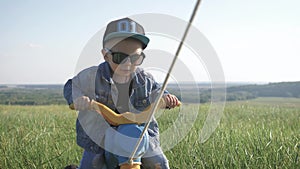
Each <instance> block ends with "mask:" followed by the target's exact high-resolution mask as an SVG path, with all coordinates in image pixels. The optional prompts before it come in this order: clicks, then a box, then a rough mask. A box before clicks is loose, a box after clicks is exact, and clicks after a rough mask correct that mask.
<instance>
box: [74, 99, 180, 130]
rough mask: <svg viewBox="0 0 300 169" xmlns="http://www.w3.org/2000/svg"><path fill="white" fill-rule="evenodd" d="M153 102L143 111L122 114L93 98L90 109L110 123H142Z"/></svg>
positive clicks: (116, 124)
mask: <svg viewBox="0 0 300 169" xmlns="http://www.w3.org/2000/svg"><path fill="white" fill-rule="evenodd" d="M180 105H181V102H179V103H178V105H177V106H180ZM152 106H153V104H151V105H149V106H148V107H147V108H146V109H145V110H144V111H142V112H141V113H132V112H125V113H122V114H117V113H116V112H114V111H113V110H111V109H110V108H109V107H107V106H106V105H104V104H102V103H99V102H97V101H95V100H92V101H91V109H92V110H95V111H96V112H97V113H99V114H101V115H102V116H103V117H104V119H105V120H106V121H107V122H108V123H109V124H111V125H114V126H118V125H120V124H142V123H145V122H147V119H149V115H150V112H151V107H152ZM69 107H70V109H72V110H74V109H75V107H74V104H71V105H70V106H69ZM158 107H161V108H162V107H165V102H164V100H163V99H161V101H160V102H159V105H158Z"/></svg>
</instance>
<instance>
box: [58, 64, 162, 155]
mask: <svg viewBox="0 0 300 169" xmlns="http://www.w3.org/2000/svg"><path fill="white" fill-rule="evenodd" d="M111 74H112V73H111V69H110V66H109V64H108V63H107V62H103V63H101V64H100V65H99V66H93V67H90V68H87V69H85V70H83V71H81V72H80V73H79V74H78V75H77V76H75V77H74V78H73V79H69V80H68V81H67V83H66V84H65V86H64V97H65V99H66V100H67V102H68V104H69V105H70V104H72V103H73V100H75V99H76V98H78V97H80V96H88V97H89V98H90V99H94V100H96V101H98V102H100V103H103V104H105V105H106V106H108V107H109V108H111V109H112V110H114V111H116V107H115V104H114V103H117V98H118V90H117V88H116V85H115V84H114V82H113V80H112V77H111ZM130 86H131V87H130V89H131V92H130V96H129V102H130V103H129V111H130V112H133V113H139V112H141V111H143V110H144V109H145V108H146V107H148V106H149V105H150V104H151V103H152V102H154V101H155V98H156V96H157V95H158V93H159V89H160V86H159V84H158V83H157V82H155V80H154V79H153V77H152V75H151V74H149V73H147V72H145V71H144V70H143V69H141V68H137V69H136V71H135V72H134V73H133V75H132V80H131V85H130ZM165 93H168V92H167V91H165ZM80 113H82V112H79V115H78V117H79V116H80ZM82 114H84V115H86V114H88V113H86V112H83V113H82ZM91 116H94V117H91V118H90V119H91V120H89V121H88V124H91V125H92V124H93V123H95V125H97V126H98V127H96V128H97V130H95V131H96V132H97V139H96V140H97V141H95V140H94V139H91V138H90V135H88V134H87V133H86V130H84V129H83V127H82V125H81V124H82V123H81V122H79V121H80V120H79V118H77V121H76V133H77V144H78V145H79V146H81V147H82V148H84V149H85V150H87V151H90V152H94V153H101V152H103V149H102V148H101V147H102V146H99V145H101V142H102V141H103V137H104V133H105V130H106V128H107V123H106V124H104V123H103V121H102V123H101V122H100V123H101V124H100V123H99V122H97V121H96V118H99V116H100V115H97V114H96V115H95V113H92V114H91ZM93 119H95V120H93ZM102 120H103V119H102ZM92 121H95V122H92ZM105 125H106V127H105ZM93 128H94V126H93ZM98 132H99V133H98ZM148 134H149V136H150V148H151V147H152V148H155V147H157V146H159V129H158V124H157V121H156V120H155V119H153V120H152V121H151V122H150V125H149V128H148ZM98 136H99V138H98ZM95 142H97V143H98V144H97V143H95Z"/></svg>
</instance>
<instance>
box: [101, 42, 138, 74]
mask: <svg viewBox="0 0 300 169" xmlns="http://www.w3.org/2000/svg"><path fill="white" fill-rule="evenodd" d="M106 46H107V49H108V50H109V51H107V50H104V49H103V50H102V54H103V56H104V59H105V61H107V62H108V63H109V65H110V67H111V69H112V70H113V71H114V75H119V76H130V74H131V73H132V72H134V71H135V69H136V64H135V63H132V61H131V60H132V58H129V57H127V58H126V59H124V60H123V61H122V62H121V63H120V64H117V63H115V61H114V60H113V54H114V53H119V52H120V53H123V54H127V55H131V56H133V55H136V56H138V55H141V54H142V51H143V50H142V43H141V42H139V41H137V40H135V39H125V40H122V41H120V39H112V40H110V41H108V42H107V44H106Z"/></svg>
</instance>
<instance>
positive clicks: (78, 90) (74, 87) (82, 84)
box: [63, 67, 97, 105]
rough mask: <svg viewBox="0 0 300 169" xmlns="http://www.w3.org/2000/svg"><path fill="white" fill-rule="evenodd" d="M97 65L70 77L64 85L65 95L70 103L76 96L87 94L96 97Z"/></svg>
mask: <svg viewBox="0 0 300 169" xmlns="http://www.w3.org/2000/svg"><path fill="white" fill-rule="evenodd" d="M96 73H97V67H91V68H88V69H85V70H83V71H81V72H80V73H79V74H78V75H76V76H75V77H73V78H72V79H69V80H68V81H67V82H66V84H65V85H64V89H63V90H64V91H63V94H64V97H65V99H66V101H67V103H68V104H69V105H70V104H72V103H73V101H74V100H76V98H78V97H81V96H87V97H89V98H91V99H94V98H95V78H96Z"/></svg>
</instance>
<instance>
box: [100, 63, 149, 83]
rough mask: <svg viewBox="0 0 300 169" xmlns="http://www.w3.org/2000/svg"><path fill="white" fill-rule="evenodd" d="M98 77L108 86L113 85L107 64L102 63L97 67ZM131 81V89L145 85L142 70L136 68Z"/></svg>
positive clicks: (110, 71)
mask: <svg viewBox="0 0 300 169" xmlns="http://www.w3.org/2000/svg"><path fill="white" fill-rule="evenodd" d="M97 74H98V77H102V78H103V79H104V80H105V81H106V82H108V83H109V84H112V83H113V80H112V74H113V72H112V70H111V68H110V66H109V63H108V62H106V61H105V62H103V63H101V64H100V65H99V67H98V71H97ZM131 79H132V87H133V88H137V87H139V86H141V85H142V86H143V85H145V73H144V70H143V69H141V68H137V69H136V71H135V72H133V73H132V75H131Z"/></svg>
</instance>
